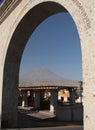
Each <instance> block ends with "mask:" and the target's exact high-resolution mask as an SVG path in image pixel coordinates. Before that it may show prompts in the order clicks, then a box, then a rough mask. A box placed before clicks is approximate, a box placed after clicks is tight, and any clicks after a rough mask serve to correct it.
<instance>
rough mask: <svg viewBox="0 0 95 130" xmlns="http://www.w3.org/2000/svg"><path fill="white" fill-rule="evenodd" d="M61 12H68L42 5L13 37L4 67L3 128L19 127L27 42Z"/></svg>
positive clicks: (47, 4) (54, 3)
mask: <svg viewBox="0 0 95 130" xmlns="http://www.w3.org/2000/svg"><path fill="white" fill-rule="evenodd" d="M59 12H67V10H66V9H65V8H64V7H63V6H62V5H60V4H58V3H56V2H43V3H40V4H38V5H36V6H34V7H33V8H32V9H30V10H29V11H28V12H27V13H26V14H25V16H24V17H23V18H22V19H21V21H20V22H19V24H18V26H17V27H16V29H15V31H14V33H13V35H12V38H11V40H10V43H9V46H8V49H7V53H6V58H5V65H4V77H3V78H4V79H3V97H2V99H3V101H2V127H17V86H18V77H19V66H20V60H21V56H22V53H23V50H24V47H25V45H26V43H27V40H28V38H29V37H30V35H31V33H32V32H33V31H34V30H35V28H36V27H37V26H38V25H39V24H40V23H41V22H42V21H43V20H44V19H46V18H47V17H49V16H51V15H53V14H56V13H59ZM8 104H9V105H8Z"/></svg>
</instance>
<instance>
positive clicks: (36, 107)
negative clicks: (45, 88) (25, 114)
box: [34, 91, 40, 109]
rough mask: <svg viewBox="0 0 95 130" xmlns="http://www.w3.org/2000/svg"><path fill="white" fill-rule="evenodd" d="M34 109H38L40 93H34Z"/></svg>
mask: <svg viewBox="0 0 95 130" xmlns="http://www.w3.org/2000/svg"><path fill="white" fill-rule="evenodd" d="M34 108H35V109H39V108H40V91H35V98H34Z"/></svg>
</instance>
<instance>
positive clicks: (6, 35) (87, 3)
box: [0, 0, 95, 130]
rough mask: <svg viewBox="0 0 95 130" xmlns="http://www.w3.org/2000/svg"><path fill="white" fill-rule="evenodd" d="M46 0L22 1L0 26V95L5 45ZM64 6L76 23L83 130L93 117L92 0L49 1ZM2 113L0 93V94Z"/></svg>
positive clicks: (94, 19) (94, 5) (94, 26)
mask: <svg viewBox="0 0 95 130" xmlns="http://www.w3.org/2000/svg"><path fill="white" fill-rule="evenodd" d="M45 1H47V0H22V2H21V3H20V4H19V5H18V6H17V7H16V8H15V9H14V10H13V11H12V13H11V14H10V15H9V16H8V17H7V18H6V19H5V20H4V21H3V23H2V24H1V25H0V95H2V87H3V69H4V61H5V57H6V52H7V48H8V46H9V43H10V40H11V37H12V35H13V33H14V30H15V29H16V27H17V25H18V23H19V22H20V20H21V19H22V18H23V16H24V15H25V14H26V13H27V12H28V11H29V10H30V9H31V8H32V7H34V6H35V5H37V4H38V3H41V2H45ZM50 1H52V2H57V3H59V4H61V5H62V6H64V7H65V8H66V9H67V10H68V12H69V13H70V14H71V16H72V17H73V19H74V21H75V24H76V26H77V29H78V32H79V36H80V41H81V50H82V67H83V92H84V93H83V95H84V96H83V102H84V130H94V129H95V128H94V124H95V117H94V111H95V110H94V108H95V91H94V90H95V38H94V37H95V36H94V35H95V0H50ZM0 104H1V106H0V113H1V115H2V110H1V108H2V96H0Z"/></svg>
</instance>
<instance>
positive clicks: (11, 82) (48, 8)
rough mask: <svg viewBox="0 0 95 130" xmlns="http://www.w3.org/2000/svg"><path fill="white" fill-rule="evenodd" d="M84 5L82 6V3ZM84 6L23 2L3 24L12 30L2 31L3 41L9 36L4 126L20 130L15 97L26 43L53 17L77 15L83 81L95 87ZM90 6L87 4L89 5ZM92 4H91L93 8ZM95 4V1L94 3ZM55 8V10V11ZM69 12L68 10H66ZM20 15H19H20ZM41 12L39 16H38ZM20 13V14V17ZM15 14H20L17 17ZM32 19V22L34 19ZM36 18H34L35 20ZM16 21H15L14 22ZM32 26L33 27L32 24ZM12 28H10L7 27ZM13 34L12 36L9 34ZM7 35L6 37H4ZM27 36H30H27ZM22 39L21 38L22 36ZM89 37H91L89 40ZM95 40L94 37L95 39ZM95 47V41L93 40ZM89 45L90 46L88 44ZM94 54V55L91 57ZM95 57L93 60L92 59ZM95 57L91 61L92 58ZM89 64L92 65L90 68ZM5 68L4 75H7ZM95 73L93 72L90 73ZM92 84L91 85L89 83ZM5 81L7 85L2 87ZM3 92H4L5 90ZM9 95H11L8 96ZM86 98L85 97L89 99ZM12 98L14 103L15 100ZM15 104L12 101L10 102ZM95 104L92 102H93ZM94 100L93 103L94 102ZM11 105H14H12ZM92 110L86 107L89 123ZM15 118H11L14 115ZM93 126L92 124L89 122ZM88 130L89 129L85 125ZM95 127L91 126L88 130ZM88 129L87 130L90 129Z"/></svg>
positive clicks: (57, 0)
mask: <svg viewBox="0 0 95 130" xmlns="http://www.w3.org/2000/svg"><path fill="white" fill-rule="evenodd" d="M81 3H82V4H83V6H82V4H81ZM81 3H80V2H79V1H78V0H76V1H75V0H72V1H70V2H69V1H62V0H52V1H46V0H37V1H36V0H34V1H33V2H32V1H29V2H27V1H22V0H21V3H20V4H19V6H18V7H16V9H15V10H14V11H13V13H11V14H10V15H9V16H8V17H7V19H6V20H5V21H4V22H3V23H2V26H1V29H2V30H3V29H4V28H7V29H8V31H6V30H5V34H4V33H3V32H2V31H0V32H1V34H2V35H1V38H0V39H1V40H2V39H3V38H4V36H5V39H4V40H5V41H4V40H3V44H4V46H3V47H2V50H1V51H2V52H3V53H2V55H0V58H1V60H0V63H1V64H0V72H1V77H0V87H1V88H0V89H1V93H2V91H3V93H2V94H1V95H2V99H1V97H0V101H1V100H2V104H1V106H2V112H1V120H2V125H4V126H6V127H17V113H16V109H17V105H16V103H15V102H14V101H16V100H17V99H16V98H17V97H16V96H14V95H17V91H16V90H17V86H18V74H19V64H20V59H21V55H22V52H23V49H24V46H25V44H26V41H27V40H28V37H29V36H30V33H31V32H32V31H33V30H34V29H35V28H36V27H37V26H38V25H39V24H40V23H41V22H42V21H43V20H44V19H45V18H47V17H49V16H50V15H52V14H55V13H58V12H64V11H67V10H68V12H69V13H70V14H71V15H72V16H73V19H74V21H75V23H76V25H77V28H78V31H79V34H80V38H81V43H82V44H81V47H82V54H83V78H84V79H83V80H84V83H85V84H84V86H85V87H86V86H87V85H92V86H93V87H94V82H95V81H94V78H93V76H94V73H91V72H94V71H93V70H94V69H95V66H94V65H95V62H93V59H94V55H95V53H94V48H95V47H93V48H92V47H91V44H88V45H87V43H89V41H90V40H91V38H92V37H91V35H90V33H91V29H92V28H91V24H90V19H89V17H88V16H87V13H86V11H85V10H86V6H85V2H82V1H81ZM86 4H87V3H86ZM90 5H91V3H90V2H89V6H90ZM93 5H94V2H93ZM52 7H53V8H52ZM64 7H65V8H66V9H67V10H66V9H65V8H64ZM76 10H77V13H76V14H75V11H76ZM17 12H19V13H17ZM36 12H37V13H36ZM16 13H17V15H16ZM13 15H16V17H15V18H14V16H13ZM30 16H31V19H28V18H30ZM32 18H33V19H32ZM13 19H14V20H13ZM8 21H10V23H8V24H9V25H8V24H7V22H8ZM31 24H32V25H31ZM7 25H8V27H7ZM26 26H27V27H29V26H30V27H31V28H26ZM8 33H9V34H8ZM3 34H4V35H3ZM26 34H27V35H26ZM18 36H19V37H18ZM88 36H89V38H88ZM92 39H93V38H92ZM91 42H92V44H93V41H92V40H91ZM85 43H86V44H85ZM89 49H91V50H90V52H92V53H91V54H90V55H88V54H89ZM91 57H93V58H91ZM90 58H91V59H90ZM89 62H90V63H93V65H89ZM87 64H88V65H87ZM3 68H4V72H3ZM90 70H92V71H90ZM87 80H89V81H90V83H91V84H90V83H88V81H87ZM2 81H3V85H2ZM2 89H3V90H2ZM89 90H91V92H89V94H90V95H91V94H93V98H94V97H95V96H94V93H93V89H89ZM6 92H7V93H6ZM85 95H86V96H87V89H85ZM86 96H85V97H86ZM11 99H12V100H11ZM10 101H11V102H10ZM84 101H85V102H84V104H85V105H87V101H86V98H85V99H84ZM89 101H91V99H89ZM92 101H93V100H92ZM9 103H10V105H8V104H9ZM11 109H12V110H13V114H12V113H11V112H12V111H11ZM89 109H91V110H92V111H88V110H87V109H86V107H85V111H86V114H85V121H86V122H89V117H90V119H92V120H93V122H94V118H93V117H91V116H90V115H93V114H91V113H93V112H94V108H92V107H90V106H89ZM10 115H11V116H10ZM88 115H89V116H88ZM93 122H90V126H91V124H92V123H93ZM87 124H89V123H87ZM85 128H87V127H86V126H85ZM90 128H92V129H93V128H94V126H92V127H88V129H90ZM86 130H87V129H86Z"/></svg>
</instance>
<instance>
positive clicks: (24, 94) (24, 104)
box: [22, 91, 28, 107]
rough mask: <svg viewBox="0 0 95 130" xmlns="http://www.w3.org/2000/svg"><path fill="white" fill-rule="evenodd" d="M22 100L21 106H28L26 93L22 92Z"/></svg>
mask: <svg viewBox="0 0 95 130" xmlns="http://www.w3.org/2000/svg"><path fill="white" fill-rule="evenodd" d="M22 98H23V99H22V106H23V107H25V106H27V105H28V100H27V91H22Z"/></svg>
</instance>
